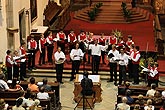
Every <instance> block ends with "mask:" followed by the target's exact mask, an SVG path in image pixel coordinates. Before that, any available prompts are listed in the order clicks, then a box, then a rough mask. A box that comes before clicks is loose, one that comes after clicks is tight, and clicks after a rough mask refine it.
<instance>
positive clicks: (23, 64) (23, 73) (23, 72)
mask: <svg viewBox="0 0 165 110" xmlns="http://www.w3.org/2000/svg"><path fill="white" fill-rule="evenodd" d="M24 77H26V62H21V64H20V80H23V79H24Z"/></svg>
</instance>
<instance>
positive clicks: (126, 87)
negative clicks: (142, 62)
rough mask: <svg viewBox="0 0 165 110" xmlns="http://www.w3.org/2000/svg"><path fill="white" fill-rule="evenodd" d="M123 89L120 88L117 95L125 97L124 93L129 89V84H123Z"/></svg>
mask: <svg viewBox="0 0 165 110" xmlns="http://www.w3.org/2000/svg"><path fill="white" fill-rule="evenodd" d="M124 86H125V87H124V88H122V89H121V90H120V91H118V92H119V94H121V95H125V94H126V91H127V90H128V89H129V86H130V83H129V82H125V84H124Z"/></svg>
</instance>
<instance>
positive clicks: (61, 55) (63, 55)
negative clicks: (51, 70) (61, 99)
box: [54, 51, 66, 64]
mask: <svg viewBox="0 0 165 110" xmlns="http://www.w3.org/2000/svg"><path fill="white" fill-rule="evenodd" d="M54 58H55V63H56V64H62V63H64V61H65V59H66V58H65V54H64V53H63V52H62V51H60V52H58V51H57V52H56V53H55V54H54ZM60 58H62V60H61V59H60Z"/></svg>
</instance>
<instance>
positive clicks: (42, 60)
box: [39, 48, 45, 65]
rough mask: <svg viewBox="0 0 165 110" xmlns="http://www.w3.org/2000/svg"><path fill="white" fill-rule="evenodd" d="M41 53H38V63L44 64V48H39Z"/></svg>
mask: <svg viewBox="0 0 165 110" xmlns="http://www.w3.org/2000/svg"><path fill="white" fill-rule="evenodd" d="M41 51H42V53H40V58H39V64H40V65H41V62H42V64H45V48H41Z"/></svg>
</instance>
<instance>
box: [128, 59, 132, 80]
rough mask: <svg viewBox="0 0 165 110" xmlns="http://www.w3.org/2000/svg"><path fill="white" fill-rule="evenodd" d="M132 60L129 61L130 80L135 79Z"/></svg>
mask: <svg viewBox="0 0 165 110" xmlns="http://www.w3.org/2000/svg"><path fill="white" fill-rule="evenodd" d="M132 65H133V64H132V60H129V62H128V75H129V78H133V67H132Z"/></svg>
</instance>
